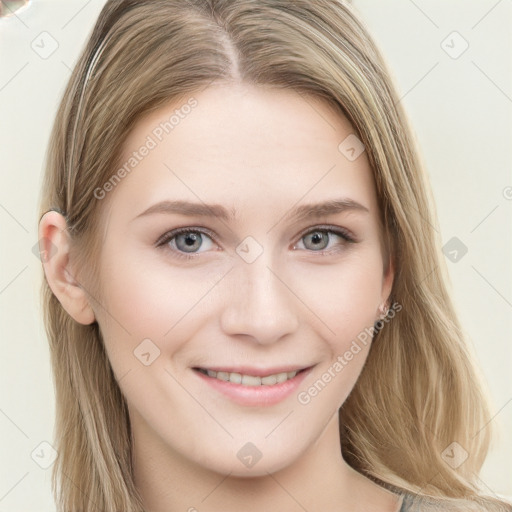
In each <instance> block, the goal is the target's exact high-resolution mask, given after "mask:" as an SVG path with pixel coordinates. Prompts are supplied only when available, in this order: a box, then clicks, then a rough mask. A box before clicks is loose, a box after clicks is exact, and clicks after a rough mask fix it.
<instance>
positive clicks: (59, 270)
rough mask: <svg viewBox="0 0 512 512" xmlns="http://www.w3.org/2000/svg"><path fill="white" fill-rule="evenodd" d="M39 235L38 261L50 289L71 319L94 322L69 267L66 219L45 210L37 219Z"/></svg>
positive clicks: (81, 290) (91, 311)
mask: <svg viewBox="0 0 512 512" xmlns="http://www.w3.org/2000/svg"><path fill="white" fill-rule="evenodd" d="M38 235H39V252H40V255H41V261H42V263H43V268H44V273H45V275H46V280H47V281H48V285H49V286H50V288H51V290H52V291H53V293H54V294H55V296H56V297H57V299H59V302H60V303H61V304H62V306H63V308H64V309H65V310H66V311H67V312H68V313H69V315H70V316H71V317H72V318H73V319H74V320H76V321H77V322H79V323H81V324H84V325H88V324H91V323H93V322H94V321H95V316H94V311H93V309H92V308H91V306H90V304H89V300H88V298H87V295H86V293H85V291H84V290H83V288H82V286H81V285H80V283H79V282H78V280H77V279H76V278H75V277H74V275H73V274H74V272H72V270H71V265H70V261H69V234H68V231H67V225H66V219H65V218H64V216H63V215H61V214H60V213H58V212H56V211H53V210H50V211H48V212H46V213H45V214H44V215H43V216H42V217H41V220H40V221H39V233H38Z"/></svg>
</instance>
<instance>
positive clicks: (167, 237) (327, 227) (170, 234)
mask: <svg viewBox="0 0 512 512" xmlns="http://www.w3.org/2000/svg"><path fill="white" fill-rule="evenodd" d="M316 230H318V231H327V232H333V233H334V234H335V235H337V236H342V235H340V234H339V233H337V231H341V232H346V235H347V236H348V237H349V238H350V239H351V240H352V241H354V242H357V240H358V239H357V236H356V235H355V234H353V233H352V231H351V230H349V229H347V228H345V227H342V226H335V225H331V224H315V225H313V226H309V227H307V228H304V229H303V230H301V231H300V232H299V233H298V234H296V235H295V236H294V238H298V239H299V240H300V239H301V238H302V237H304V236H305V235H307V234H308V233H311V232H314V231H316ZM184 232H185V233H186V232H199V233H202V234H206V235H207V236H209V237H210V238H211V239H212V240H213V241H214V242H215V243H216V244H219V242H218V238H217V235H216V234H215V233H214V232H213V231H212V230H210V229H208V228H206V227H202V226H183V227H179V228H174V229H171V230H169V231H167V232H165V233H164V234H163V235H161V236H160V237H159V238H158V240H157V241H156V242H155V245H156V246H160V245H164V244H167V243H169V242H170V241H171V240H173V239H174V238H175V237H176V236H178V235H180V234H182V233H184ZM342 238H343V237H342ZM345 241H347V242H349V240H345ZM239 242H241V240H240V241H239Z"/></svg>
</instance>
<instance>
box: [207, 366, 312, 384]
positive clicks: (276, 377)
mask: <svg viewBox="0 0 512 512" xmlns="http://www.w3.org/2000/svg"><path fill="white" fill-rule="evenodd" d="M197 371H199V372H201V373H203V374H204V375H208V377H212V378H214V379H219V380H223V381H225V382H232V383H233V384H241V385H242V386H273V385H275V384H280V383H281V382H285V381H287V380H289V379H293V377H295V376H296V375H297V373H299V372H301V371H304V370H298V371H291V372H281V373H274V374H272V375H267V376H266V377H259V376H257V375H247V374H242V373H236V372H223V371H219V372H217V371H215V370H205V369H204V368H197Z"/></svg>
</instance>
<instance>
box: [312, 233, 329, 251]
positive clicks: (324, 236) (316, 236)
mask: <svg viewBox="0 0 512 512" xmlns="http://www.w3.org/2000/svg"><path fill="white" fill-rule="evenodd" d="M310 236H311V241H312V242H313V244H314V245H317V246H318V244H319V243H320V244H321V243H322V239H324V245H323V246H322V247H321V248H322V249H323V248H324V247H326V245H327V233H323V232H321V231H315V232H314V233H312V234H311V235H310Z"/></svg>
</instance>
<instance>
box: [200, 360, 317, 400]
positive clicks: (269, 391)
mask: <svg viewBox="0 0 512 512" xmlns="http://www.w3.org/2000/svg"><path fill="white" fill-rule="evenodd" d="M292 368H293V367H291V366H288V367H281V368H273V369H268V370H261V369H256V368H249V367H245V368H244V367H237V368H235V367H231V368H222V369H221V368H219V367H218V368H217V369H210V368H197V367H196V368H193V371H194V373H195V374H196V375H197V376H198V377H199V379H200V380H201V381H202V382H203V383H204V384H206V385H207V386H208V387H209V388H210V389H212V391H213V392H214V393H216V394H217V393H220V395H222V396H224V397H226V398H228V399H229V400H230V401H232V402H236V403H237V404H239V405H243V406H249V407H250V406H252V407H262V406H263V407H268V406H271V405H274V404H277V403H279V402H281V401H284V400H285V399H287V398H289V397H291V396H292V395H294V394H296V393H297V392H298V388H299V385H300V384H301V382H302V381H303V380H304V379H305V378H306V376H307V375H308V374H309V373H310V372H311V371H312V369H313V366H309V367H307V368H304V367H303V368H300V367H297V366H296V367H294V368H295V369H292ZM235 370H236V371H235ZM255 374H259V375H255Z"/></svg>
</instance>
